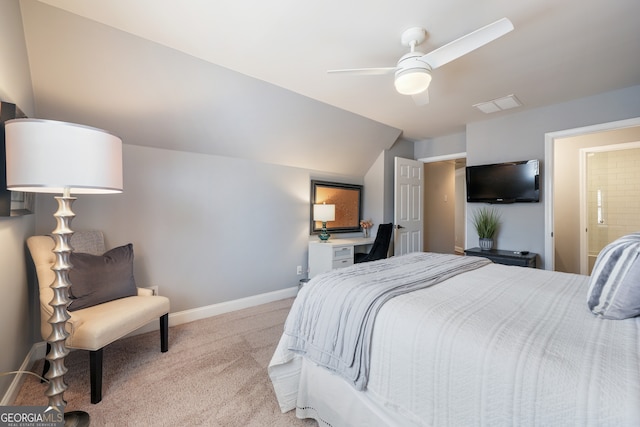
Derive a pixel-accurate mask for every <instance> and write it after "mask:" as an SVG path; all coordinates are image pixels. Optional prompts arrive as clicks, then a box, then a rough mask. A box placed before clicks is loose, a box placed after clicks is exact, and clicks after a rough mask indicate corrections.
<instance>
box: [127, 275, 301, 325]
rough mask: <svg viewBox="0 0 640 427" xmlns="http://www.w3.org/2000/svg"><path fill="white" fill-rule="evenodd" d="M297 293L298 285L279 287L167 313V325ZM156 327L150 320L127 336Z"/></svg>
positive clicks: (284, 297)
mask: <svg viewBox="0 0 640 427" xmlns="http://www.w3.org/2000/svg"><path fill="white" fill-rule="evenodd" d="M297 294H298V286H294V287H292V288H286V289H281V290H279V291H273V292H268V293H266V294H260V295H253V296H250V297H246V298H240V299H236V300H233V301H225V302H221V303H218V304H212V305H207V306H204V307H198V308H192V309H190V310H184V311H178V312H175V313H169V326H177V325H182V324H183V323H189V322H193V321H194V320H200V319H206V318H207V317H212V316H217V315H219V314H224V313H230V312H232V311H236V310H242V309H244V308H249V307H255V306H256V305H261V304H267V303H269V302H273V301H278V300H281V299H286V298H293V297H295V296H296V295H297ZM158 329H160V324H159V323H158V322H151V323H149V324H147V325H145V326H143V327H142V328H140V329H137V330H135V331H134V332H131V333H130V334H129V335H127V336H134V335H139V334H143V333H146V332H151V331H156V330H158Z"/></svg>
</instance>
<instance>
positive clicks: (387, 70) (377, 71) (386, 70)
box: [327, 67, 396, 76]
mask: <svg viewBox="0 0 640 427" xmlns="http://www.w3.org/2000/svg"><path fill="white" fill-rule="evenodd" d="M395 71H396V67H381V68H351V69H345V70H329V71H327V73H332V74H359V75H369V76H375V75H381V74H391V73H393V72H395Z"/></svg>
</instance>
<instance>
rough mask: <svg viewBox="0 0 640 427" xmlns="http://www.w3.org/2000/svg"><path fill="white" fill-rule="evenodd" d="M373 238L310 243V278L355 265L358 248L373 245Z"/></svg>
mask: <svg viewBox="0 0 640 427" xmlns="http://www.w3.org/2000/svg"><path fill="white" fill-rule="evenodd" d="M374 240H375V238H373V237H356V238H352V239H330V240H327V241H326V242H321V241H319V240H315V241H309V278H312V277H313V276H315V275H318V274H320V273H324V272H326V271H331V270H333V269H336V268H342V267H348V266H350V265H353V254H354V253H355V250H356V247H359V246H367V245H371V244H373V241H374Z"/></svg>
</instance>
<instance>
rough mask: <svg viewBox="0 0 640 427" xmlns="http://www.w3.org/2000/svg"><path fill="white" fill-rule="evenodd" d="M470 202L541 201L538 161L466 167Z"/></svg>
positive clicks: (468, 200) (468, 199)
mask: <svg viewBox="0 0 640 427" xmlns="http://www.w3.org/2000/svg"><path fill="white" fill-rule="evenodd" d="M466 174H467V202H483V203H530V202H539V201H540V167H539V162H538V160H524V161H518V162H505V163H496V164H491V165H478V166H467V168H466Z"/></svg>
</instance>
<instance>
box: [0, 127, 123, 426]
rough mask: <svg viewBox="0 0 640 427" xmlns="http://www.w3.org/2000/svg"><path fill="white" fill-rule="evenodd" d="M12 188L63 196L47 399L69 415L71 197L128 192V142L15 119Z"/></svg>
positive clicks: (80, 418) (82, 418)
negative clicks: (125, 179)
mask: <svg viewBox="0 0 640 427" xmlns="http://www.w3.org/2000/svg"><path fill="white" fill-rule="evenodd" d="M5 139H6V154H7V156H6V158H7V188H8V189H9V190H13V191H25V192H35V193H54V194H61V196H56V197H55V199H56V200H57V201H58V210H57V211H56V213H55V214H54V215H53V216H54V217H55V219H56V228H55V229H54V230H53V232H52V237H53V240H54V242H55V246H54V249H53V252H54V253H55V256H56V262H55V264H54V265H53V267H52V270H53V271H54V272H55V279H54V281H53V283H52V284H51V289H53V299H52V300H51V301H50V302H49V304H50V305H51V307H52V308H53V314H52V316H51V318H50V319H49V323H50V324H51V334H50V335H49V337H48V338H47V342H48V343H49V345H50V347H51V350H50V351H49V353H48V354H47V360H48V361H49V363H50V367H49V371H48V372H47V374H46V377H47V379H48V380H49V387H48V388H47V390H46V392H45V395H46V396H48V398H49V407H50V408H57V409H58V410H60V407H62V410H64V407H65V406H66V402H65V400H64V398H63V394H64V391H65V390H66V389H67V384H65V382H64V374H65V373H66V372H67V368H66V367H65V366H64V358H65V357H66V355H67V354H69V350H68V349H67V347H66V339H67V337H68V336H69V333H68V332H67V328H66V324H67V320H69V318H70V317H69V313H68V311H67V306H68V305H69V298H68V292H69V291H68V288H69V287H70V286H71V282H70V280H69V271H70V270H71V268H72V267H73V266H72V265H71V263H70V262H69V257H70V255H71V252H72V251H73V248H72V246H71V243H70V240H71V236H72V235H73V231H72V230H71V220H73V218H74V217H75V214H74V213H73V211H72V210H71V206H72V204H73V202H74V201H75V200H76V198H75V197H72V196H71V194H109V193H120V192H122V141H121V140H120V138H118V137H116V136H114V135H112V134H110V133H108V132H105V131H103V130H100V129H95V128H91V127H88V126H82V125H77V124H73V123H65V122H58V121H52V120H39V119H15V120H9V121H7V122H6V123H5ZM88 424H89V415H88V414H87V413H86V412H82V411H74V412H69V413H65V425H88Z"/></svg>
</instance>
